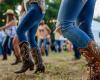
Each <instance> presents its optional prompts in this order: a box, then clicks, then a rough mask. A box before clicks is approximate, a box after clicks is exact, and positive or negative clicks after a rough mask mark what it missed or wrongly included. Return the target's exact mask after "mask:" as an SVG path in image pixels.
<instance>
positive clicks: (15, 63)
mask: <svg viewBox="0 0 100 80" xmlns="http://www.w3.org/2000/svg"><path fill="white" fill-rule="evenodd" d="M21 62H22V60H21V58H16V60H15V62H13V63H12V64H11V65H17V64H18V63H21Z"/></svg>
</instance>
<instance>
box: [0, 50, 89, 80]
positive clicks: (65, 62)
mask: <svg viewBox="0 0 100 80" xmlns="http://www.w3.org/2000/svg"><path fill="white" fill-rule="evenodd" d="M43 60H44V64H45V66H46V71H45V73H41V74H33V72H34V71H27V72H26V73H23V74H15V73H14V71H16V70H17V69H19V68H20V66H21V64H19V65H16V66H12V65H11V63H12V62H13V61H14V56H13V55H12V56H9V57H8V60H7V61H2V59H1V57H0V80H86V76H87V74H85V71H86V61H85V59H84V58H83V57H82V58H81V59H80V60H74V57H73V53H68V52H64V53H54V52H52V53H50V55H49V56H48V57H45V56H44V57H43Z"/></svg>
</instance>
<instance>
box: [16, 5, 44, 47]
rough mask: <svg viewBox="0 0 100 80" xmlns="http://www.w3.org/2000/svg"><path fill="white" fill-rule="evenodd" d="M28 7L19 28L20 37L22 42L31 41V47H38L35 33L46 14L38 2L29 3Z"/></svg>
mask: <svg viewBox="0 0 100 80" xmlns="http://www.w3.org/2000/svg"><path fill="white" fill-rule="evenodd" d="M27 9H28V10H27V12H26V14H25V16H24V17H23V19H22V20H21V22H20V24H19V26H18V29H17V35H18V39H19V41H20V42H24V41H29V43H30V47H31V48H37V43H36V41H35V34H36V31H37V28H38V25H39V23H40V21H41V20H42V19H43V16H44V14H43V13H42V11H41V9H40V7H39V6H38V4H36V3H32V4H29V5H28V7H27Z"/></svg>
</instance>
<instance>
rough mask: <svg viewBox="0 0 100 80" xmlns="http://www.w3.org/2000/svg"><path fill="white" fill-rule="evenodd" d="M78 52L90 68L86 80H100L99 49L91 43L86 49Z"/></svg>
mask: <svg viewBox="0 0 100 80" xmlns="http://www.w3.org/2000/svg"><path fill="white" fill-rule="evenodd" d="M79 51H80V53H81V54H82V55H83V56H85V58H86V60H87V62H88V67H89V68H90V69H89V75H90V77H89V79H88V80H100V48H99V47H98V46H97V45H96V43H95V42H94V41H91V42H90V43H89V44H88V46H87V48H80V49H79Z"/></svg>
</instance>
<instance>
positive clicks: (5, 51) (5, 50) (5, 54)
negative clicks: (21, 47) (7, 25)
mask: <svg viewBox="0 0 100 80" xmlns="http://www.w3.org/2000/svg"><path fill="white" fill-rule="evenodd" d="M7 43H8V36H6V37H5V39H4V41H3V44H2V45H3V60H7V49H8V48H7Z"/></svg>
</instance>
